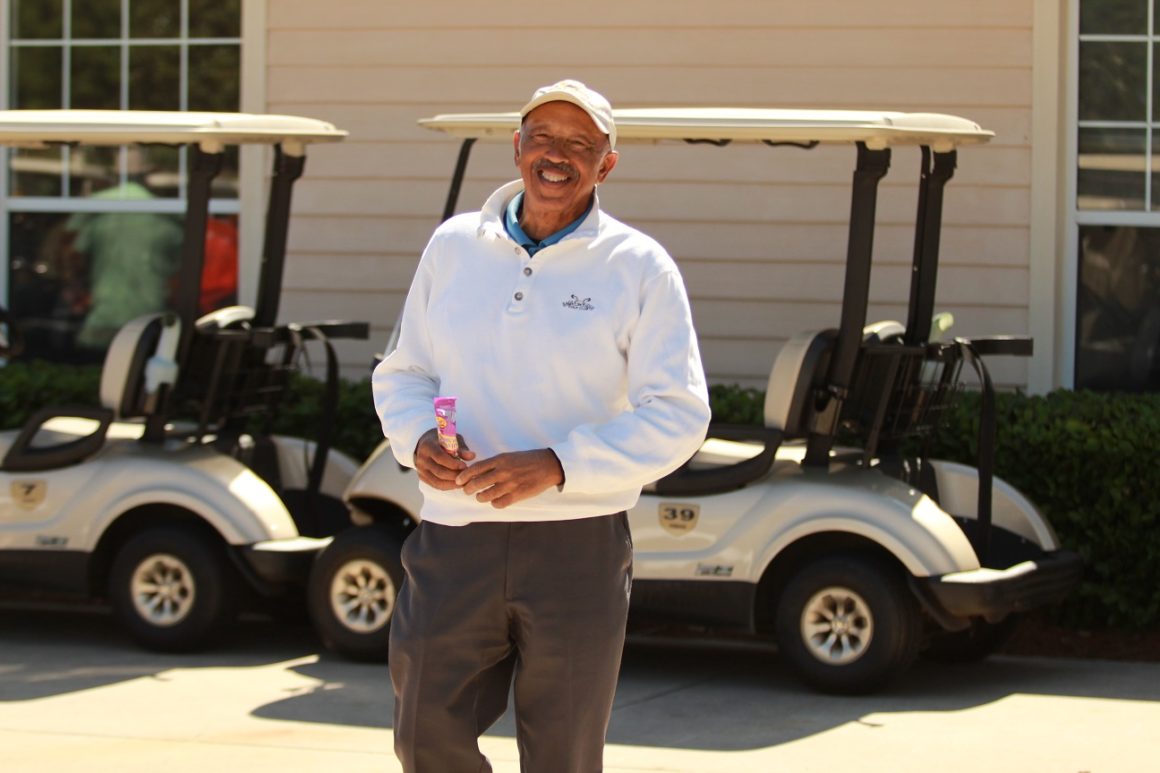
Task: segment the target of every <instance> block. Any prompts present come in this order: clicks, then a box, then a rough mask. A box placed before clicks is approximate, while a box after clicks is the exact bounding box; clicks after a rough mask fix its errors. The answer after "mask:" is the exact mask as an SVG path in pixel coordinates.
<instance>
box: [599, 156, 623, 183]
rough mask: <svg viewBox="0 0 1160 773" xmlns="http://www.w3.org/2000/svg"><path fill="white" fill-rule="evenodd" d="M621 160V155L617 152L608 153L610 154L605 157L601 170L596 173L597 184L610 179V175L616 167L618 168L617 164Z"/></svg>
mask: <svg viewBox="0 0 1160 773" xmlns="http://www.w3.org/2000/svg"><path fill="white" fill-rule="evenodd" d="M619 158H620V154H619V153H617V152H616V151H615V150H610V151H608V153H607V154H606V155H605V156H604V159H603V160H602V161H601V162H600V169H599V170H597V172H596V182H597V184H599V183H602V182H604V178H605V177H608V173H609V172H611V171H612V168H613V167H614V166H616V162H617V160H618V159H619Z"/></svg>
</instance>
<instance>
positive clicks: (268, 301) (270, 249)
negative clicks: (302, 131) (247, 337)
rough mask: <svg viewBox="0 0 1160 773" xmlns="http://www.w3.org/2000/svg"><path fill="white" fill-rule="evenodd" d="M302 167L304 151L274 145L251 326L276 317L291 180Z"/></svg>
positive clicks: (283, 264) (284, 255)
mask: <svg viewBox="0 0 1160 773" xmlns="http://www.w3.org/2000/svg"><path fill="white" fill-rule="evenodd" d="M305 167H306V156H305V155H304V154H301V153H299V154H297V155H292V154H290V153H288V152H286V151H285V150H283V148H282V145H280V144H279V145H275V146H274V177H273V180H272V181H271V182H270V199H269V203H268V204H267V206H266V235H265V239H264V242H263V244H262V267H261V269H260V272H259V274H258V300H257V302H256V303H255V305H254V326H255V327H270V326H271V325H273V324H274V323H275V322H276V321H277V318H278V304H279V301H280V300H281V296H282V275H283V272H284V271H285V269H286V239H287V232H288V230H289V228H290V199H291V193H292V191H293V188H294V182H295V181H296V180H297V179H298V178H299V177H301V176H302V171H303V169H305Z"/></svg>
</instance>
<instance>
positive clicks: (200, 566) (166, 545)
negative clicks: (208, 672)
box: [108, 524, 241, 652]
mask: <svg viewBox="0 0 1160 773" xmlns="http://www.w3.org/2000/svg"><path fill="white" fill-rule="evenodd" d="M240 582H241V578H240V577H239V576H238V574H237V572H236V570H235V569H234V568H233V566H232V565H231V564H230V562H229V558H228V556H226V553H225V546H224V545H223V543H221V542H220V541H219V540H216V539H214V538H213V537H212V536H210V535H208V534H206V533H204V532H203V531H201V530H199V529H196V528H193V527H190V526H186V525H181V524H174V525H171V526H156V527H152V528H150V529H147V530H145V531H143V532H141V533H140V534H137V535H135V536H133V537H132V538H130V539H129V540H128V541H127V542H126V543H125V544H124V545H123V546H122V547H121V549H120V550H119V551H118V552H117V555H116V556H115V557H114V559H113V565H112V568H111V570H110V572H109V588H108V592H109V601H110V603H111V604H112V607H113V612H114V614H115V615H116V616H117V618H118V619H119V620H120V622H121V624H122V625H123V626H124V627H125V629H126V630H127V631H128V632H129V635H130V636H132V637H133V639H134V640H135V641H136V642H137V643H138V644H140V645H141V646H143V647H145V648H146V649H151V650H157V651H160V652H189V651H192V650H197V649H201V648H203V647H205V646H206V645H208V644H210V643H211V642H212V641H213V640H214V639H215V638H216V636H217V635H218V634H219V633H220V632H221V630H222V629H223V628H224V627H225V626H226V624H228V623H229V622H230V621H232V620H233V619H234V617H235V614H236V611H237V608H236V599H237V591H240V590H241V588H240V585H239V583H240Z"/></svg>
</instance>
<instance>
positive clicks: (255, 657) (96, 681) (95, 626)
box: [0, 601, 318, 702]
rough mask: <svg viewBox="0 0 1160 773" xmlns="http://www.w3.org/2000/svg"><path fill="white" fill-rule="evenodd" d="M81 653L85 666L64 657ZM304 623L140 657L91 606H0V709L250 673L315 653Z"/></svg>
mask: <svg viewBox="0 0 1160 773" xmlns="http://www.w3.org/2000/svg"><path fill="white" fill-rule="evenodd" d="M78 647H79V648H81V649H82V650H83V651H84V653H85V656H84V660H83V662H78V660H77V659H76V658H75V657H69V656H66V654H65V652H64V651H66V650H67V651H68V652H70V653H71V652H75V651H76V650H77V648H78ZM317 650H318V643H317V640H316V639H315V638H314V636H313V633H312V632H311V631H310V629H309V627H307V626H306V625H304V624H297V623H295V624H286V623H277V622H274V621H271V620H265V619H254V620H245V621H242V622H240V623H238V624H237V625H236V626H235V627H234V629H233V630H231V631H229V632H228V633H226V635H225V636H223V639H222V641H221V643H220V644H219V645H218V646H217V647H215V648H214V649H213V650H211V651H208V652H201V653H189V654H163V653H156V652H146V651H144V650H142V649H140V648H139V647H137V646H136V645H135V644H134V643H133V642H132V641H131V640H130V639H129V637H128V635H127V634H125V632H124V631H123V630H122V629H121V628H120V627H119V626H118V625H117V623H116V621H115V620H114V619H113V618H112V615H111V613H110V612H109V611H108V610H107V609H106V608H103V607H99V606H95V605H80V604H78V605H61V606H52V605H44V604H24V603H20V602H8V601H5V602H0V702H3V701H25V700H35V699H37V698H46V697H50V696H53V695H61V694H64V693H70V692H77V691H80V690H89V689H93V688H96V687H103V686H105V685H110V684H116V683H118V682H124V681H128V680H130V679H137V678H140V677H143V676H153V675H156V674H158V673H160V672H162V671H167V670H169V669H174V668H205V667H214V668H222V667H239V668H245V667H253V666H260V665H268V664H271V663H281V662H283V661H286V660H290V659H293V658H300V657H303V656H307V655H311V654H314V653H315V652H317Z"/></svg>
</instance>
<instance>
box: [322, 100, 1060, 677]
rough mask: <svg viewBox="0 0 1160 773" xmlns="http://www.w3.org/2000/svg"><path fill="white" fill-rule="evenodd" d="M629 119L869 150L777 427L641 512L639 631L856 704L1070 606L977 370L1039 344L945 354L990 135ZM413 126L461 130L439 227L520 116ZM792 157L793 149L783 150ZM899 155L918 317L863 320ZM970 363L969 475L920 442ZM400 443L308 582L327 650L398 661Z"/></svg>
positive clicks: (722, 119) (719, 136)
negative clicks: (829, 324)
mask: <svg viewBox="0 0 1160 773" xmlns="http://www.w3.org/2000/svg"><path fill="white" fill-rule="evenodd" d="M615 118H616V123H617V129H618V133H619V142H620V143H621V144H629V143H633V142H646V143H658V142H667V141H671V142H677V143H681V142H687V143H707V144H712V145H717V146H722V147H723V148H724V146H728V145H735V144H741V143H761V144H764V145H768V146H774V147H771V149H770V151H769V152H770V153H771V155H776V154H777V153H784V152H800V149H802V148H804V149H807V150H808V149H812V148H814V147H815V146H817V145H820V144H841V145H847V146H850V148H851V150H852V151H854V153H853V155H854V156H855V158H856V165H855V169H854V175H853V186H852V198H851V208H850V220H849V238H848V244H847V254H846V265H845V285H844V293H843V298H842V308H841V317H840V320H839V323H838V326H837V327H836V328H834V329H828V330H821V331H810V332H806V333H802V334H800V335H798V336H796V337H794V338H792V339H791V340H789V341H788V342H787V343H786V344H785V345H784V346H783V347H782V349H781V350H780V352H779V353H778V355H777V357H776V359H775V361H774V362H773V364H772V369H771V371H770V375H769V381H768V386H767V390H766V397H765V406H764V419H765V421H764V426H721V425H713V426H711V427H710V430H709V437H708V439H707V440H706V441H705V443H704V445H703V446H702V448H701V450H700V451H699V452H698V453H697V454H696V455H695V456H694V457H693V458H692V459H690V460H689V462H688V463H686V464H685V465H684V466H683V467H682V468H681V469H679V470H677V471H676V472H674V473H673V474H671V475H669V476H667V477H665V478H664V479H662V480H658V481H656V482H655V483H653V484H652V485H650V486H648V487H647V488H646V490H645V491H644V494H643V496H642V497H641V499H640V501H639V503H638V504H637V505H636V506H635V507H634V508H633V509H632V510H631V511H630V512H629V519H630V523H631V528H632V532H633V536H634V542H635V570H634V572H635V578H634V582H633V591H632V605H631V607H632V611H631V613H630V625H633V626H634V627H635V626H637V625H638V624H640V623H642V622H645V621H667V622H669V623H684V624H695V625H699V626H707V627H710V628H712V629H715V630H720V631H725V630H729V631H733V632H739V633H741V634H745V635H750V636H755V637H764V638H770V639H773V640H775V641H776V643H777V645H778V648H779V651H780V652H781V654H782V656H783V657H784V658H785V660H786V662H787V663H788V664H789V665H790V666H791V668H792V669H793V670H794V672H795V673H796V674H798V675H799V676H800V677H801V678H803V679H804V680H805V681H806V682H808V683H809V684H811V685H813V686H814V687H816V688H818V689H821V690H826V691H833V692H846V693H856V692H864V691H868V690H872V689H875V688H877V687H879V686H881V685H882V684H884V683H885V682H886V681H887V680H888V679H889V678H890V677H891V676H893V675H895V674H896V673H898V672H899V671H900V670H902V669H903V668H905V667H906V666H907V665H908V664H909V663H910V662H911V661H912V660H913V659H914V657H915V656H916V655H917V654H918V653H919V651H920V650H921V649H923V648H929V649H930V650H931V651H932V652H935V653H937V654H939V655H941V656H942V657H944V658H951V659H974V658H981V657H984V656H986V655H987V654H989V653H990V652H992V651H993V650H994V649H995V648H996V647H998V646H999V645H1000V644H1001V643H1002V641H1003V639H1004V636H1005V635H1006V634H1007V633H1009V632H1010V630H1011V628H1012V626H1013V623H1014V621H1015V619H1016V617H1017V615H1018V613H1020V612H1023V611H1024V610H1027V609H1031V608H1034V607H1038V606H1042V605H1045V604H1049V603H1052V602H1055V601H1057V600H1059V599H1061V598H1062V597H1063V596H1064V595H1065V594H1066V593H1067V592H1068V591H1069V590H1070V589H1071V588H1072V587H1073V585H1074V584H1075V583H1076V582H1077V580H1078V578H1079V573H1080V570H1081V562H1080V559H1079V557H1078V556H1077V555H1075V554H1074V553H1070V552H1068V551H1065V550H1063V549H1061V547H1060V545H1059V543H1058V540H1057V538H1056V536H1055V534H1054V533H1053V531H1052V529H1051V526H1050V525H1049V524H1048V523H1047V521H1046V520H1045V519H1044V517H1043V516H1042V515H1041V514H1040V513H1039V512H1038V511H1037V510H1036V508H1035V507H1034V505H1032V503H1031V502H1029V501H1028V500H1027V499H1026V498H1025V497H1024V496H1023V495H1021V494H1020V493H1019V492H1018V491H1016V490H1015V489H1014V488H1012V487H1011V486H1010V485H1008V484H1007V483H1005V482H1004V481H1002V480H1000V479H998V478H997V477H995V476H994V474H993V472H992V457H991V455H992V449H993V437H994V429H995V428H994V425H995V416H994V410H993V400H994V388H993V385H992V382H991V379H990V375H989V372H988V369H987V366H986V364H985V362H984V358H985V357H989V356H998V355H1007V356H1027V355H1029V354H1030V353H1031V341H1030V340H1029V339H1026V338H1013V337H995V338H986V339H974V340H966V339H962V338H959V339H955V340H952V341H945V342H944V341H942V340H939V339H940V338H941V336H940V335H939V333H941V332H942V330H943V328H944V327H945V324H944V322H945V318H944V319H939V320H936V315H935V313H934V312H935V310H934V300H935V286H936V275H937V269H938V250H939V234H940V228H941V222H942V202H943V191H944V186H945V185H946V183H947V181H948V180H950V178H951V176H952V174H953V171H954V169H955V164H956V154H957V148H958V147H960V146H969V145H975V144H980V143H985V142H987V141H988V140H989V139H990V138H991V136H992V134H991V132H988V131H985V130H983V129H981V128H980V127H979V126H978V125H977V124H975V123H974V122H972V121H969V120H965V119H963V118H959V117H955V116H949V115H934V114H904V113H886V112H861V111H826V110H792V111H791V110H763V109H726V108H702V109H686V108H680V109H648V110H619V111H615ZM421 123H422V124H423V125H424V126H426V127H427V128H430V129H433V130H436V131H441V132H445V133H447V134H450V135H452V136H454V137H457V138H460V139H461V140H462V145H461V151H460V155H459V161H458V163H457V165H456V170H455V175H454V179H453V181H452V185H451V192H450V195H449V197H448V201H447V205H446V210H445V212H444V215H445V217H446V216H450V215H451V214H452V213H453V212H454V211H455V205H456V198H457V196H458V191H459V188H460V185H461V183H462V180H463V177H464V173H465V169H466V164H467V161H468V158H469V155H470V152H471V149H472V146H473V144H474V143H475V142H476V140H478V139H495V140H500V141H506V142H510V138H511V135H512V131H513V130H515V129H516V128H517V127H518V125H519V116H518V115H516V114H514V113H513V114H486V115H484V114H471V115H467V114H463V115H441V116H437V117H435V118H431V119H428V120H424V121H421ZM786 145H789V146H793V147H794V149H784V148H781V147H777V146H786ZM900 146H916V147H918V148H920V155H921V164H922V167H921V170H920V172H921V174H920V180H919V186H918V214H917V222H916V234H915V241H914V244H915V249H914V254H913V262H912V285H911V288H910V297H909V309H908V313H907V317H906V319H905V320H902V321H891V320H885V321H878V322H870V321H868V320H867V308H868V297H869V284H870V270H871V262H872V260H871V257H872V245H873V234H874V221H875V208H876V202H877V191H878V183H879V181H880V180H881V179H882V178H883V177H884V176H885V174H886V173H887V171H888V168H889V163H890V157H891V150H892V148H895V147H900ZM721 152H728V150H727V149H723V150H722V151H721ZM675 246H676V248H677V249H676V251H677V254H679V251H680V248H679V245H675ZM964 371H966V372H974V373H976V374H977V377H978V383H979V385H980V388H981V390H982V394H983V400H982V405H983V409H982V416H981V430H980V438H979V448H980V452H979V459H978V461H977V464H976V466H973V467H972V466H965V465H962V464H955V463H951V462H948V461H940V460H937V459H930V458H926V455H925V453H924V452H923V450H922V449H923V447H924V446H923V442H922V441H923V439H924V438H925V437H928V436H929V434H930V433H931V432H932V431H933V429H934V427H935V425H936V424H937V422H938V419H939V416H940V413H941V412H942V411H943V410H944V409H945V408H946V406H947V405H948V404H949V401H950V400H952V399H953V398H954V397H955V395H956V394H958V393H959V390H960V388H961V381H962V378H963V377H964V376H965V373H964ZM388 443H389V441H387V442H384V443H383V444H382V445H381V446H380V447H379V448H378V449H377V450H376V451H375V453H374V454H373V455H372V456H371V457H370V458H369V459H368V461H367V462H366V463H365V464H364V465H363V467H362V469H361V470H360V471H359V473H358V475H357V476H356V477H355V479H354V480H353V481H352V483H351V486H350V488H349V489H348V490H347V493H346V500H347V502H348V504H349V505H350V508H351V511H352V514H353V517H354V519H355V522H356V523H358V524H360V525H361V527H360V528H358V529H354V530H350V531H347V532H343V533H341V534H339V535H338V536H337V537H336V538H335V540H334V541H333V542H332V544H331V545H330V546H329V547H327V548H326V549H325V550H324V551H323V552H322V553H321V554H320V555H319V557H318V559H317V562H316V565H315V568H314V573H313V576H312V577H311V580H310V586H309V591H308V593H309V599H310V602H309V603H310V608H311V613H312V616H313V617H314V619H315V622H316V625H317V627H318V629H319V630H320V632H321V634H322V637H323V639H324V640H325V641H326V643H327V644H329V645H330V646H331V647H333V648H334V649H336V650H338V651H339V652H343V653H346V654H347V655H350V656H354V657H363V658H372V657H378V658H382V657H385V656H386V654H387V634H388V630H389V622H390V617H391V613H392V610H393V603H394V598H395V593H396V591H397V589H398V587H399V584H400V583H401V581H402V579H403V576H402V572H401V569H400V562H399V550H400V545H401V544H402V541H403V539H404V538H405V537H406V534H407V532H408V530H409V529H410V528H411V527H412V526H413V525H414V524H415V523H416V522H417V521H418V518H419V515H418V513H419V506H420V495H419V492H418V490H417V486H416V478H415V475H414V473H413V472H412V471H409V470H404V469H401V468H400V466H399V465H398V464H396V463H395V461H394V459H393V458H392V455H391V453H390V450H389V448H388Z"/></svg>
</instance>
